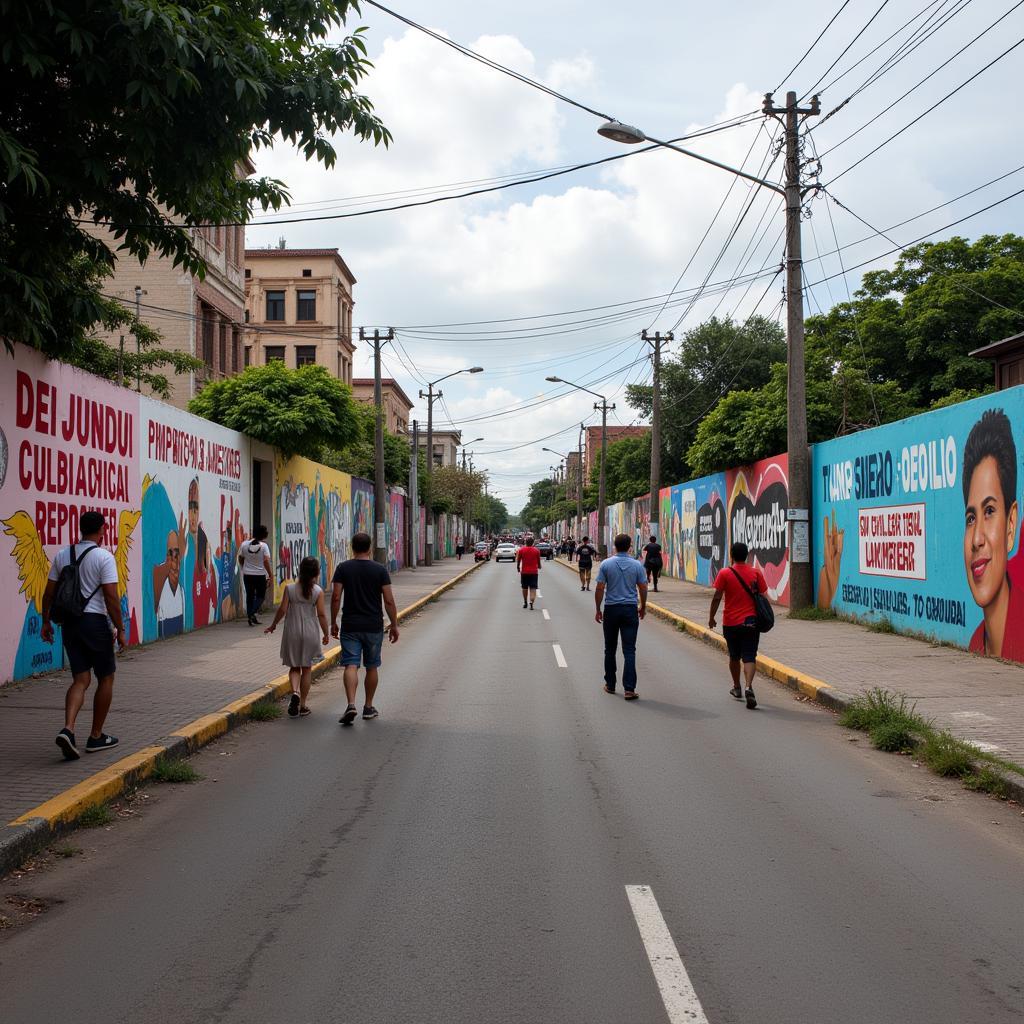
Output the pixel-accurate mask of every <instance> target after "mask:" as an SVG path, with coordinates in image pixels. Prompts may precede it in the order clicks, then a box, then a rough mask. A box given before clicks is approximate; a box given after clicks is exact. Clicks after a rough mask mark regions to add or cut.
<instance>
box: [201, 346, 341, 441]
mask: <svg viewBox="0 0 1024 1024" xmlns="http://www.w3.org/2000/svg"><path fill="white" fill-rule="evenodd" d="M188 408H189V412H193V413H195V414H196V415H197V416H203V417H205V418H206V419H208V420H213V421H214V422H215V423H221V424H223V425H224V426H225V427H230V428H231V429H232V430H239V431H241V432H242V433H243V434H248V435H249V436H250V437H254V438H256V440H258V441H265V442H266V443H267V444H269V445H273V446H274V447H275V448H277V449H279V450H280V451H281V453H282V454H283V455H285V456H286V457H287V456H291V455H302V456H305V457H306V458H307V459H314V460H318V461H319V460H320V459H321V457H322V456H323V454H324V451H325V449H334V450H342V449H344V448H346V447H347V446H348V445H350V444H352V443H354V442H355V441H357V440H358V439H359V437H360V427H361V421H360V418H359V410H358V408H357V407H356V403H355V402H354V400H353V399H352V393H351V391H350V390H349V388H348V386H347V385H345V384H342V383H341V381H339V380H338V379H337V378H335V377H332V376H331V375H330V373H328V371H327V369H326V367H323V366H315V365H311V366H302V367H300V368H299V369H297V370H290V369H288V367H286V366H285V365H284V363H283V362H281V361H280V360H277V359H275V360H273V361H271V362H269V363H267V365H266V366H250V367H248V368H246V369H245V370H243V371H242V373H240V374H238V375H237V376H235V377H228V378H226V379H225V380H219V381H216V382H214V383H212V384H207V385H206V386H205V387H204V388H203V390H202V391H200V392H199V394H198V395H197V396H196V397H195V398H193V399H192V401H191V402H189V405H188Z"/></svg>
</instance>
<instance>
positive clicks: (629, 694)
mask: <svg viewBox="0 0 1024 1024" xmlns="http://www.w3.org/2000/svg"><path fill="white" fill-rule="evenodd" d="M623 697H625V698H626V700H639V699H640V694H639V693H637V692H636V690H627V691H626V692H625V693H624V694H623Z"/></svg>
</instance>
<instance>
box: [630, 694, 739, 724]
mask: <svg viewBox="0 0 1024 1024" xmlns="http://www.w3.org/2000/svg"><path fill="white" fill-rule="evenodd" d="M635 703H636V704H637V706H638V707H639V708H640V709H641V710H651V711H657V712H658V713H659V714H662V715H667V716H668V717H670V718H681V719H683V720H684V721H687V722H700V721H706V720H707V719H711V718H719V717H720V715H719V713H718V712H717V711H702V710H701V709H700V708H694V707H688V706H687V705H684V704H668V703H666V702H665V701H663V700H648V699H647V698H646V697H644V698H641V699H640V700H638V701H636V702H635Z"/></svg>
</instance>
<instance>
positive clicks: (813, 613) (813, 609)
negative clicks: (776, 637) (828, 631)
mask: <svg viewBox="0 0 1024 1024" xmlns="http://www.w3.org/2000/svg"><path fill="white" fill-rule="evenodd" d="M786 618H787V619H799V620H800V621H801V622H835V620H836V619H838V618H839V616H838V615H836V613H835V612H834V611H833V610H832V609H831V608H819V607H818V606H817V605H813V604H812V605H808V606H807V607H806V608H796V609H794V610H793V611H791V612H789V613H787V615H786Z"/></svg>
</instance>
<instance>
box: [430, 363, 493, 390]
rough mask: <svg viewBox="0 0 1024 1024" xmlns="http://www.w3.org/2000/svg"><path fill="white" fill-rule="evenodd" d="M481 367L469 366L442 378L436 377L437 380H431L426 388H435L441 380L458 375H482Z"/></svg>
mask: <svg viewBox="0 0 1024 1024" xmlns="http://www.w3.org/2000/svg"><path fill="white" fill-rule="evenodd" d="M483 369H484V368H483V367H482V366H470V367H468V368H466V369H462V370H453V371H452V372H451V373H446V374H445V375H444V376H443V377H438V378H437V380H432V381H429V382H428V383H427V387H428V388H433V387H436V386H437V385H438V384H440V383H441V381H443V380H447V379H448V378H449V377H458V375H459V374H460V373H483Z"/></svg>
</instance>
